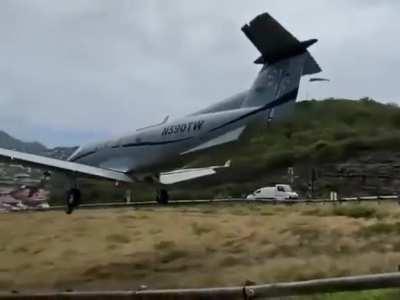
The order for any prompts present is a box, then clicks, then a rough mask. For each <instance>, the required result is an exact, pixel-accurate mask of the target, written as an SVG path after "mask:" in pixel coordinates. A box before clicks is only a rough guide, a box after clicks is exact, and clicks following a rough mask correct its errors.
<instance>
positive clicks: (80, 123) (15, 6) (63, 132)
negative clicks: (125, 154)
mask: <svg viewBox="0 0 400 300" xmlns="http://www.w3.org/2000/svg"><path fill="white" fill-rule="evenodd" d="M265 11H267V12H269V13H270V14H271V15H272V16H274V17H275V18H276V19H277V20H279V21H280V22H281V23H282V24H283V25H284V26H285V27H286V28H287V29H288V30H289V31H291V32H292V33H293V34H294V35H295V36H296V37H298V38H299V39H309V38H318V39H319V42H318V43H317V44H316V45H314V46H313V47H312V48H311V49H310V50H311V52H312V54H313V55H314V57H315V58H316V60H317V61H318V62H319V64H320V65H321V67H322V69H323V70H324V71H323V73H321V76H326V77H329V78H331V79H332V81H331V83H329V84H316V83H309V82H308V81H307V80H306V79H303V81H302V85H301V89H300V95H299V98H300V99H304V98H305V97H306V96H309V97H312V98H317V99H321V98H326V97H346V98H360V97H363V96H369V97H372V98H374V99H377V100H379V101H382V102H399V101H400V92H399V75H398V70H399V69H400V21H399V20H400V1H398V0H391V1H390V0H387V1H384V0H380V1H377V0H376V1H374V0H353V1H349V0H347V1H346V0H335V1H330V0H325V1H322V0H313V1H312V0H307V1H293V0H286V1H284V0H268V1H267V0H263V1H261V0H260V1H255V0H252V1H232V0H225V1H221V0H219V1H215V0H202V1H187V0H182V1H178V0H176V1H175V0H173V1H171V0H169V1H163V0H158V1H152V0H140V1H138V0H130V1H122V0H121V1H120V0H107V1H94V0H92V1H86V0H82V1H78V0H76V1H74V0H64V1H61V0H60V1H54V0H26V1H18V0H2V1H0V130H5V131H7V132H9V133H10V134H12V135H14V136H16V137H18V138H21V139H24V140H29V141H31V140H38V141H41V142H43V143H45V144H46V145H49V146H54V145H77V144H81V143H84V142H86V141H93V140H96V139H102V138H108V137H112V136H116V135H119V134H125V133H129V132H131V131H133V130H134V129H135V128H137V127H143V126H146V125H150V124H153V123H156V122H159V121H161V120H162V119H163V118H164V117H165V116H166V115H171V117H176V116H180V115H184V114H186V113H190V112H191V111H194V110H197V109H200V108H202V107H205V106H207V105H209V104H212V103H214V102H216V101H219V100H222V99H223V98H225V97H227V96H229V95H231V94H233V93H236V92H238V91H241V90H244V89H247V88H248V87H249V86H250V85H251V83H252V80H253V79H254V78H255V76H256V73H257V70H258V67H259V66H256V65H254V64H253V63H252V62H253V60H254V59H255V58H257V56H258V53H257V50H256V49H255V48H254V47H253V46H252V44H251V43H250V42H249V41H248V40H247V39H246V37H245V36H244V35H243V34H242V32H241V31H240V27H241V26H242V25H243V24H245V23H246V22H248V21H250V20H251V19H252V18H253V17H255V16H256V15H257V14H259V13H262V12H265Z"/></svg>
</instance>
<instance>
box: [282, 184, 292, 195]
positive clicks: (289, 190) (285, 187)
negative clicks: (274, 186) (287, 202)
mask: <svg viewBox="0 0 400 300" xmlns="http://www.w3.org/2000/svg"><path fill="white" fill-rule="evenodd" d="M281 187H282V188H283V190H284V191H285V192H289V193H290V192H291V191H292V188H291V187H290V185H281Z"/></svg>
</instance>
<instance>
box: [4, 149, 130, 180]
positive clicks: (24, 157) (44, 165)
mask: <svg viewBox="0 0 400 300" xmlns="http://www.w3.org/2000/svg"><path fill="white" fill-rule="evenodd" d="M0 160H1V161H5V162H11V163H16V164H21V165H24V166H28V167H34V168H39V169H44V170H50V171H58V172H60V173H64V174H73V175H80V176H82V177H93V178H102V179H107V180H113V181H120V182H132V179H131V178H130V177H129V176H127V175H126V174H124V173H120V172H116V171H112V170H107V169H102V168H96V167H91V166H87V165H83V164H78V163H74V162H69V161H63V160H60V159H54V158H48V157H45V156H40V155H34V154H28V153H23V152H19V151H13V150H7V149H3V148H0Z"/></svg>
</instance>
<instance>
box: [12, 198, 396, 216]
mask: <svg viewBox="0 0 400 300" xmlns="http://www.w3.org/2000/svg"><path fill="white" fill-rule="evenodd" d="M396 200H400V197H399V196H398V195H382V196H360V197H343V198H339V199H338V200H330V199H296V200H271V199H264V200H262V199H261V200H247V199H245V198H226V199H203V200H175V201H169V202H168V204H167V206H180V205H196V204H212V203H260V204H266V205H295V204H326V203H339V204H341V203H346V202H368V201H369V202H374V201H377V202H381V201H396ZM399 204H400V201H399ZM155 206H166V205H165V204H163V205H161V204H159V203H157V202H156V201H147V202H130V203H127V202H109V203H87V204H81V205H80V206H79V208H80V209H100V208H118V207H155ZM64 209H65V207H64V206H63V205H54V206H50V207H49V208H28V209H25V210H16V211H10V212H17V213H18V212H24V211H52V210H64Z"/></svg>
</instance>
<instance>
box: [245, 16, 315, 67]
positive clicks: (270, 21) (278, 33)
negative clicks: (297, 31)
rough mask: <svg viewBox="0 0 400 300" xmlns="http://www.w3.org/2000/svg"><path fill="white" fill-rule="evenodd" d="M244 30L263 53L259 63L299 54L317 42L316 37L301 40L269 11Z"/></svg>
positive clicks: (270, 62)
mask: <svg viewBox="0 0 400 300" xmlns="http://www.w3.org/2000/svg"><path fill="white" fill-rule="evenodd" d="M242 31H243V32H244V34H245V35H246V36H247V38H248V39H249V40H250V41H251V42H252V43H253V44H254V46H255V47H256V48H257V49H258V51H260V53H261V57H260V58H258V59H257V60H256V61H255V63H257V64H272V63H274V62H276V61H279V60H281V59H285V58H289V57H292V56H296V55H299V54H301V53H304V52H305V51H306V50H307V48H308V47H310V46H311V45H313V44H314V43H316V42H317V40H316V39H311V40H307V41H303V42H301V41H299V40H298V39H297V38H295V37H294V36H293V35H292V34H291V33H290V32H289V31H287V30H286V29H285V28H284V27H283V26H282V25H281V24H280V23H279V22H278V21H276V20H275V19H274V18H273V17H271V16H270V15H269V14H268V13H264V14H261V15H259V16H257V17H255V18H254V19H253V20H252V21H251V22H250V23H249V24H246V25H244V26H243V27H242Z"/></svg>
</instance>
